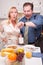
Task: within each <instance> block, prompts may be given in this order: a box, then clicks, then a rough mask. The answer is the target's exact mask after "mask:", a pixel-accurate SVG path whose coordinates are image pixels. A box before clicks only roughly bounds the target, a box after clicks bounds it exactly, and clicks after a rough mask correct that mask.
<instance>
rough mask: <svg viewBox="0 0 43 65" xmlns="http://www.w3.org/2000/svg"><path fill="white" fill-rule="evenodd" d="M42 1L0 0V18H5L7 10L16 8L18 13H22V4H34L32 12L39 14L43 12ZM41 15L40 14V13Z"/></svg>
mask: <svg viewBox="0 0 43 65" xmlns="http://www.w3.org/2000/svg"><path fill="white" fill-rule="evenodd" d="M42 1H43V0H0V18H7V15H8V11H9V8H10V7H11V6H16V7H17V9H18V11H19V13H21V12H23V11H22V5H23V3H24V2H32V3H33V4H34V12H37V13H41V12H43V10H41V9H42V8H43V6H42ZM41 14H42V13H41Z"/></svg>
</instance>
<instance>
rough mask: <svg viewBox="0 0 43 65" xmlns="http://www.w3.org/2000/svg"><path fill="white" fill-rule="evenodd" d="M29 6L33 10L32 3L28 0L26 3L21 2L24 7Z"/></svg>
mask: <svg viewBox="0 0 43 65" xmlns="http://www.w3.org/2000/svg"><path fill="white" fill-rule="evenodd" d="M28 5H29V6H31V10H33V3H30V2H26V3H24V4H23V8H24V7H25V6H28Z"/></svg>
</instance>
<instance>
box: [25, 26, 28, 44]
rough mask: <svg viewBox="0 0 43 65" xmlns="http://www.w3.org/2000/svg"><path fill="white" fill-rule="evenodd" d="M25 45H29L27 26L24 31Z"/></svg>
mask: <svg viewBox="0 0 43 65" xmlns="http://www.w3.org/2000/svg"><path fill="white" fill-rule="evenodd" d="M24 44H28V26H25V31H24Z"/></svg>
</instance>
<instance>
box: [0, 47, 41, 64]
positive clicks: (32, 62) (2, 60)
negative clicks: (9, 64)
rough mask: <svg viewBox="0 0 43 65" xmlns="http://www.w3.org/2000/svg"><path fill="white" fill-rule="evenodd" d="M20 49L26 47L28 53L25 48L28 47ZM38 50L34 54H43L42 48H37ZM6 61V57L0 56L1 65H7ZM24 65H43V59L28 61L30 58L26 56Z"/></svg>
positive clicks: (34, 58) (33, 58)
mask: <svg viewBox="0 0 43 65" xmlns="http://www.w3.org/2000/svg"><path fill="white" fill-rule="evenodd" d="M20 47H24V50H25V52H26V48H25V47H26V46H20ZM36 48H37V50H36V51H34V52H41V51H40V47H36ZM5 60H6V57H1V56H0V65H6V64H5ZM22 65H42V59H41V57H40V58H37V57H32V58H30V59H28V58H26V56H24V61H23V62H22Z"/></svg>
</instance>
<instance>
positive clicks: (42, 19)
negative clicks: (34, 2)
mask: <svg viewBox="0 0 43 65" xmlns="http://www.w3.org/2000/svg"><path fill="white" fill-rule="evenodd" d="M32 21H33V23H34V24H35V25H37V26H39V25H43V16H41V15H37V16H36V18H35V19H34V20H32Z"/></svg>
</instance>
